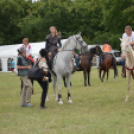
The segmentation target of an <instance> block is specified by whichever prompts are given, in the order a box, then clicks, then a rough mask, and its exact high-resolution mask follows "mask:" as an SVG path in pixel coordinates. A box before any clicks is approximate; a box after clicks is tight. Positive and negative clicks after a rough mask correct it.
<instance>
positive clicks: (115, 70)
mask: <svg viewBox="0 0 134 134" xmlns="http://www.w3.org/2000/svg"><path fill="white" fill-rule="evenodd" d="M112 65H113V68H114V75H115V76H118V71H117V67H116V63H115V58H114V57H112Z"/></svg>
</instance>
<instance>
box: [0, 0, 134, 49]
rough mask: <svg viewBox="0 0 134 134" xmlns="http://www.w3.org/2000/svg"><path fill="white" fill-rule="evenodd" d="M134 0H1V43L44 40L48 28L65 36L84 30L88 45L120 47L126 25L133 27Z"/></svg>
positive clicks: (83, 34)
mask: <svg viewBox="0 0 134 134" xmlns="http://www.w3.org/2000/svg"><path fill="white" fill-rule="evenodd" d="M133 18H134V0H122V1H120V0H72V1H71V0H39V1H37V2H32V0H0V45H8V44H9V45H10V44H17V43H21V42H22V39H23V38H25V37H27V38H29V40H30V42H38V41H44V40H45V37H46V35H47V34H49V27H50V26H56V28H57V30H58V31H61V33H62V38H68V37H69V36H71V35H74V34H76V33H78V32H81V33H82V37H83V39H84V40H85V41H86V42H87V44H104V43H105V41H106V40H109V41H110V44H111V45H112V47H113V48H114V49H120V45H119V44H120V41H119V38H120V37H122V34H123V33H124V27H125V26H126V25H131V26H132V27H133V28H134V19H133Z"/></svg>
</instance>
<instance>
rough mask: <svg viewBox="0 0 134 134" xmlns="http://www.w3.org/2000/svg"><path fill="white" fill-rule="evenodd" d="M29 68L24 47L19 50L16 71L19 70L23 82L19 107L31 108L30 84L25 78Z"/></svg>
mask: <svg viewBox="0 0 134 134" xmlns="http://www.w3.org/2000/svg"><path fill="white" fill-rule="evenodd" d="M30 68H31V65H30V62H29V60H28V59H27V58H26V50H25V47H24V46H21V47H20V48H19V56H18V62H17V69H18V70H19V75H20V78H21V81H22V82H23V90H22V93H21V102H20V106H21V107H32V104H31V95H32V83H31V81H30V79H28V78H27V74H28V70H29V69H30Z"/></svg>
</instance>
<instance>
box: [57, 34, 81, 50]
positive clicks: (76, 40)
mask: <svg viewBox="0 0 134 134" xmlns="http://www.w3.org/2000/svg"><path fill="white" fill-rule="evenodd" d="M71 38H73V36H71ZM73 39H74V38H73ZM74 41H75V43H76V47H77V44H78V43H79V44H80V45H81V50H82V47H83V45H82V44H81V43H80V42H79V40H78V39H77V37H76V35H75V39H74ZM77 42H78V43H77ZM62 51H74V50H62ZM62 51H58V52H62Z"/></svg>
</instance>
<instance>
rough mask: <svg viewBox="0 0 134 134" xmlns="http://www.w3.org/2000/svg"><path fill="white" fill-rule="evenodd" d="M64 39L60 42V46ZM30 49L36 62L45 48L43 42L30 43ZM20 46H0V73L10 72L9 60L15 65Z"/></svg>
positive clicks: (95, 62)
mask: <svg viewBox="0 0 134 134" xmlns="http://www.w3.org/2000/svg"><path fill="white" fill-rule="evenodd" d="M65 41H66V39H63V40H61V42H62V44H64V42H65ZM30 45H31V47H32V55H33V57H34V59H35V60H36V59H37V57H38V56H39V51H40V49H42V48H45V42H36V43H30ZM20 46H22V44H16V45H5V46H0V71H1V72H8V71H11V60H10V59H11V58H13V59H14V61H15V63H16V64H17V57H18V52H17V49H18V48H19V47H20ZM93 46H94V45H89V46H88V47H89V48H91V47H93ZM97 61H98V60H97V58H94V59H93V62H94V65H97V64H98V62H97Z"/></svg>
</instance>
